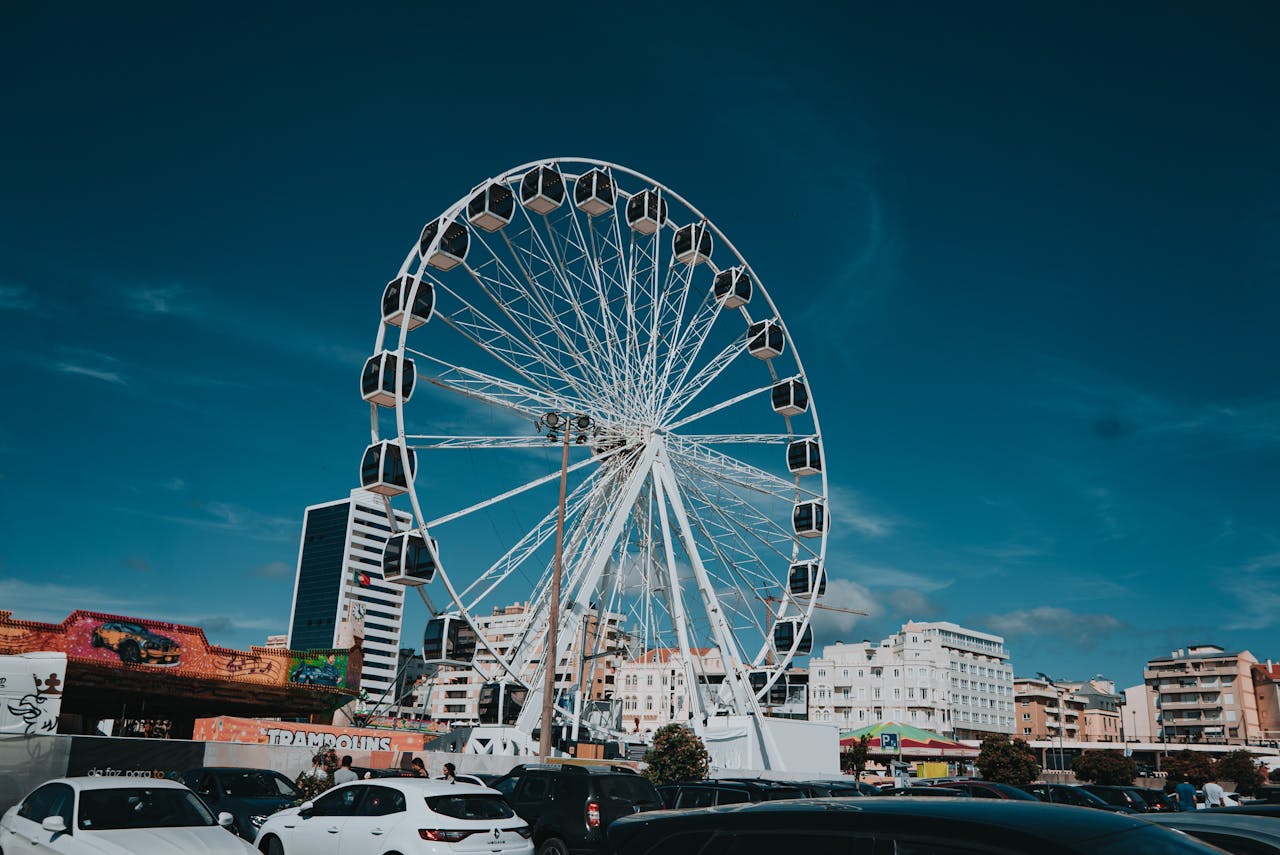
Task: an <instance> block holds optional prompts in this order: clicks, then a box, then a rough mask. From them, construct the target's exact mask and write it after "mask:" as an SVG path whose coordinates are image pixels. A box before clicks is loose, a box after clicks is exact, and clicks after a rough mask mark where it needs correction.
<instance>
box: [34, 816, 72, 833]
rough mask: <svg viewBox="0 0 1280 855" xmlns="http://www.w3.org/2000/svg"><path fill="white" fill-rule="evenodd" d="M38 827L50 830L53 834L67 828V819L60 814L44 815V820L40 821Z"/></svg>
mask: <svg viewBox="0 0 1280 855" xmlns="http://www.w3.org/2000/svg"><path fill="white" fill-rule="evenodd" d="M40 827H41V828H43V829H44V830H45V831H52V832H53V833H54V834H58V833H60V832H63V831H66V830H67V821H66V820H65V819H63V818H62V817H60V816H46V817H45V818H44V821H43V822H41V823H40Z"/></svg>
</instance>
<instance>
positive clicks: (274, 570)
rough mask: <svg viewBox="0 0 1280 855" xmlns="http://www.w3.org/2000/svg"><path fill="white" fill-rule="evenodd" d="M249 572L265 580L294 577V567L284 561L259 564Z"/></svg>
mask: <svg viewBox="0 0 1280 855" xmlns="http://www.w3.org/2000/svg"><path fill="white" fill-rule="evenodd" d="M249 572H250V573H252V574H253V575H254V576H261V577H263V578H264V579H284V578H287V577H289V576H292V575H293V566H292V565H290V564H286V563H285V562H283V561H269V562H267V563H266V564H259V565H258V566H257V567H254V568H253V569H252V570H250V571H249Z"/></svg>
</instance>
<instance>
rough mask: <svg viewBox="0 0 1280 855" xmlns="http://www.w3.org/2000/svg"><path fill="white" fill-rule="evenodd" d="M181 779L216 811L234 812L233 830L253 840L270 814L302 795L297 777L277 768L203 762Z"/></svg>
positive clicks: (215, 812)
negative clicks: (283, 773)
mask: <svg viewBox="0 0 1280 855" xmlns="http://www.w3.org/2000/svg"><path fill="white" fill-rule="evenodd" d="M180 779H181V781H182V783H184V784H186V785H187V786H188V787H189V788H190V789H192V790H193V791H195V794H196V795H198V796H199V797H200V799H201V800H202V801H203V802H204V803H205V804H206V805H208V806H209V809H210V810H211V811H213V812H214V814H215V815H216V814H218V813H221V812H223V811H225V812H227V813H229V814H231V816H232V817H234V818H235V823H234V824H233V825H231V826H230V828H231V830H232V831H234V832H235V833H236V834H238V835H240V836H241V837H243V838H244V839H245V840H248V841H250V842H252V841H253V838H254V837H255V836H256V835H257V833H258V829H259V828H260V827H261V826H262V823H264V822H266V821H267V817H269V816H271V814H273V813H275V812H276V811H278V810H282V809H283V808H287V807H289V806H291V805H294V804H296V803H297V802H298V799H300V798H301V794H300V793H299V792H298V788H297V787H295V786H294V785H293V781H290V780H289V779H288V778H286V777H285V776H284V775H282V774H280V773H279V772H277V771H275V770H274V769H244V768H240V767H237V766H202V767H200V768H198V769H189V770H187V771H186V772H183V773H182V775H181V776H180Z"/></svg>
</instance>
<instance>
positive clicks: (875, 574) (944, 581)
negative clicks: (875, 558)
mask: <svg viewBox="0 0 1280 855" xmlns="http://www.w3.org/2000/svg"><path fill="white" fill-rule="evenodd" d="M853 575H854V576H855V577H856V578H857V579H858V581H859V582H860V583H861V584H863V585H866V586H867V587H868V588H911V589H913V590H917V591H941V590H942V589H943V588H949V587H951V584H952V582H953V581H954V580H953V579H951V578H949V577H943V576H929V575H925V574H923V573H916V572H913V571H911V570H899V569H897V568H896V567H885V566H883V565H869V564H855V565H854V568H853Z"/></svg>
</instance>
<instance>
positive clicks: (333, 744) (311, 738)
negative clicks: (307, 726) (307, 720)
mask: <svg viewBox="0 0 1280 855" xmlns="http://www.w3.org/2000/svg"><path fill="white" fill-rule="evenodd" d="M267 744H268V745H301V746H306V747H307V748H338V749H341V750H344V751H391V750H392V748H391V737H390V736H363V735H358V734H349V733H328V732H326V731H320V730H284V729H281V728H268V729H267Z"/></svg>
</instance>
